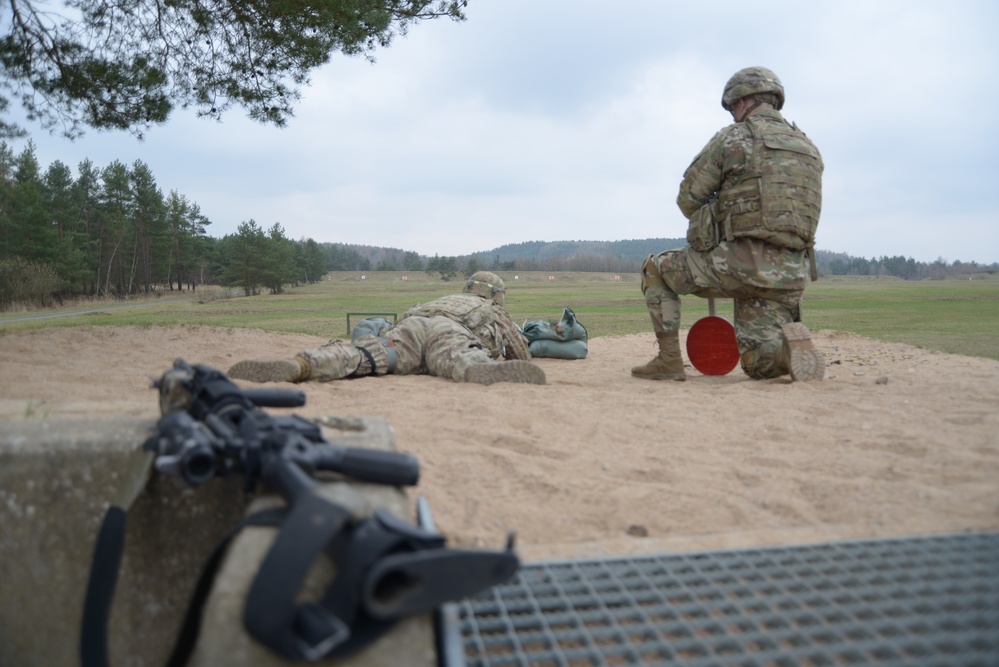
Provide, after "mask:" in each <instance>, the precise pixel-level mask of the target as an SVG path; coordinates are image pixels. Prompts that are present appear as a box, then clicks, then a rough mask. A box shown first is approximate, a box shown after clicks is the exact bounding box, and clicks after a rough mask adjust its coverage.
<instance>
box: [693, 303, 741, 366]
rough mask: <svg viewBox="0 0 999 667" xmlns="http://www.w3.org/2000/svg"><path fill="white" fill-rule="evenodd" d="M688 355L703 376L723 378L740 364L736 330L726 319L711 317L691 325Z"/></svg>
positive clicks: (703, 318)
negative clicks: (719, 376)
mask: <svg viewBox="0 0 999 667" xmlns="http://www.w3.org/2000/svg"><path fill="white" fill-rule="evenodd" d="M687 356H688V357H689V358H690V363H691V364H693V366H694V368H696V369H697V370H699V371H700V372H702V373H704V374H705V375H726V374H728V373H730V372H731V371H732V369H733V368H735V367H736V364H738V363H739V345H738V343H736V342H735V327H733V326H732V325H731V324H730V323H729V321H728V320H726V319H724V318H721V317H715V316H714V315H710V316H708V317H702V318H701V319H699V320H697V321H696V322H694V325H693V326H692V327H690V331H689V332H688V333H687Z"/></svg>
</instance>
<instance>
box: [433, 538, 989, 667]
mask: <svg viewBox="0 0 999 667" xmlns="http://www.w3.org/2000/svg"><path fill="white" fill-rule="evenodd" d="M441 629H442V638H441V655H442V662H443V664H444V665H445V666H446V667H462V666H467V667H499V666H504V667H505V666H508V665H516V666H523V667H527V666H530V667H563V666H564V667H584V666H586V667H588V666H591V665H685V666H687V667H701V666H706V665H726V666H728V665H744V666H746V667H749V666H752V667H783V666H785V665H786V666H789V667H790V666H795V667H797V666H799V665H806V666H813V665H814V666H820V665H898V666H900V667H901V666H905V667H912V666H917V665H934V666H936V665H941V666H943V665H946V666H947V667H952V666H966V667H970V666H972V665H974V666H976V667H979V666H980V667H997V666H999V533H965V534H955V535H946V536H933V537H916V538H906V539H893V540H872V541H863V542H835V543H824V544H816V545H808V546H795V547H775V548H763V549H742V550H732V551H716V552H702V553H683V554H663V555H655V556H642V557H631V558H619V559H612V560H580V561H559V562H543V563H530V564H527V565H525V566H523V567H522V568H521V570H520V572H519V573H518V575H517V577H516V578H515V579H513V580H512V581H511V582H510V583H508V584H506V585H503V586H498V587H495V588H493V589H492V590H489V591H486V592H484V593H483V594H481V595H480V596H478V597H476V598H472V599H468V600H464V601H462V602H459V603H454V604H449V605H446V606H445V608H444V609H443V610H442V624H441Z"/></svg>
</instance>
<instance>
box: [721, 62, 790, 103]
mask: <svg viewBox="0 0 999 667" xmlns="http://www.w3.org/2000/svg"><path fill="white" fill-rule="evenodd" d="M761 93H769V94H771V95H774V96H775V97H776V98H777V104H775V105H774V109H777V110H778V111H780V109H781V107H783V106H784V84H782V83H781V82H780V78H779V77H778V76H777V75H776V74H774V73H773V72H772V71H771V70H768V69H767V68H766V67H747V68H745V69H741V70H739V71H738V72H736V73H735V74H733V75H732V78H731V79H729V80H728V83H726V84H725V91H724V92H723V93H722V102H721V104H722V108H723V109H725V111H731V110H732V105H733V104H735V103H736V102H737V101H739V100H741V99H742V98H743V97H748V96H749V95H758V94H761Z"/></svg>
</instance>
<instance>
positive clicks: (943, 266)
mask: <svg viewBox="0 0 999 667" xmlns="http://www.w3.org/2000/svg"><path fill="white" fill-rule="evenodd" d="M686 243H687V241H686V239H681V238H647V239H628V240H623V241H525V242H524V243H509V244H507V245H502V246H499V247H498V248H493V249H492V250H483V251H481V252H475V253H472V254H470V255H462V256H459V257H454V258H453V259H454V262H455V268H456V270H458V271H462V272H465V273H471V272H472V271H476V270H480V269H493V270H503V271H513V270H518V271H604V272H621V273H628V272H635V273H637V272H638V271H640V270H641V266H642V261H643V260H644V259H645V258H646V257H648V256H649V255H651V254H655V253H659V252H662V251H663V250H671V249H674V248H682V247H683V246H685V245H686ZM320 245H321V246H323V247H324V248H325V250H326V253H327V258H328V260H329V261H328V265H329V268H330V269H332V270H353V269H362V270H366V271H367V270H400V269H406V270H422V269H425V268H426V267H427V263H428V261H429V260H430V258H428V257H427V256H424V255H419V254H417V253H415V252H412V251H405V250H400V249H398V248H381V247H375V246H363V245H344V244H339V243H333V244H331V243H322V244H320ZM815 259H816V265H817V268H818V270H819V273H820V274H821V275H858V276H895V277H898V278H904V279H906V280H920V279H925V278H936V279H940V278H944V277H947V276H952V275H973V274H976V273H993V274H994V273H996V272H999V264H997V263H993V264H991V265H980V264H976V263H974V262H968V263H963V262H953V263H950V264H947V263H943V262H941V261H939V260H938V261H937V262H933V263H929V264H928V263H924V262H916V261H915V260H914V259H912V258H906V257H902V256H897V257H887V256H884V257H878V258H875V257H871V258H870V259H867V258H863V257H853V256H851V255H848V254H846V253H840V252H832V251H828V250H816V252H815Z"/></svg>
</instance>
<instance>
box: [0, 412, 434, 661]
mask: <svg viewBox="0 0 999 667" xmlns="http://www.w3.org/2000/svg"><path fill="white" fill-rule="evenodd" d="M319 421H320V423H321V425H322V426H323V432H324V436H325V437H326V439H327V440H329V441H331V442H337V443H341V444H344V445H347V446H350V447H374V448H380V449H395V437H394V433H393V431H392V429H391V427H390V426H389V425H388V424H387V423H386V422H385V421H384V420H382V419H381V418H378V417H360V418H350V419H338V418H327V419H322V420H319ZM153 426H154V422H152V421H149V420H137V419H100V420H52V421H31V420H26V421H3V422H0V582H2V583H0V588H2V592H0V665H18V666H22V667H32V666H34V665H38V666H43V665H44V666H46V667H48V666H50V665H73V664H78V663H79V658H78V654H79V644H80V626H81V620H82V611H83V599H84V594H85V590H86V583H87V577H88V574H89V570H90V564H91V558H92V556H93V551H94V541H95V538H96V536H97V531H98V529H99V527H100V524H101V521H102V519H103V517H104V514H105V512H106V511H107V508H108V507H109V506H110V504H111V503H112V502H113V499H114V498H115V497H116V492H117V490H118V487H119V486H120V485H121V482H122V476H123V475H124V472H123V471H125V470H127V469H128V468H129V466H130V465H133V464H134V462H135V458H136V456H137V452H139V451H140V449H139V448H140V447H141V444H142V442H143V441H144V440H145V439H146V438H147V437H148V436H149V434H150V433H151V430H152V427H153ZM324 481H327V482H328V483H327V484H325V485H324V488H323V492H324V493H327V494H332V495H334V497H336V498H337V500H338V501H344V502H347V501H349V502H353V503H355V505H356V506H357V508H358V509H357V511H359V512H360V511H368V510H369V509H373V508H375V507H384V508H387V509H389V510H391V511H393V512H394V513H396V514H397V515H398V516H402V517H405V518H407V519H408V518H410V517H409V516H408V514H409V510H408V503H407V501H406V498H405V496H404V494H403V493H402V492H401V491H400V490H399V489H395V488H391V487H384V486H379V485H370V484H356V483H353V482H352V483H349V484H347V483H345V482H343V481H338V480H337V479H336V478H335V476H331V477H330V478H329V479H328V480H324ZM242 482H243V480H242V479H241V478H240V477H239V476H233V477H228V478H221V479H216V480H213V481H212V482H209V483H208V484H206V485H205V486H203V487H200V488H198V489H189V488H187V487H185V486H184V485H183V484H182V483H180V482H179V481H178V480H176V479H173V478H169V477H164V476H161V475H153V477H152V478H151V479H150V481H149V483H148V484H147V486H146V488H145V490H144V491H143V492H142V493H141V495H139V497H138V498H137V499H136V501H135V503H134V505H133V506H132V507H131V509H130V510H129V512H128V529H127V535H126V541H125V553H124V556H123V559H122V567H121V571H120V575H119V579H118V587H117V590H116V595H115V601H114V607H113V610H112V613H111V620H110V630H109V650H110V653H111V665H112V667H125V666H128V667H153V666H156V667H159V666H160V665H164V664H166V662H167V659H168V657H169V655H170V651H171V649H172V647H173V643H174V641H175V639H176V637H177V633H178V631H179V628H180V626H181V623H182V621H183V616H184V613H185V612H186V610H187V604H188V601H189V599H190V596H191V593H192V591H193V589H194V586H195V583H196V581H197V577H198V575H199V574H200V572H201V569H202V566H203V565H204V563H205V561H206V559H207V558H208V556H209V555H210V553H211V551H212V550H213V549H214V547H215V546H216V544H218V542H219V540H220V539H221V538H222V537H223V535H225V533H226V532H227V531H228V530H229V528H231V527H232V525H233V524H235V523H236V522H237V521H238V520H239V519H240V518H241V517H242V516H243V515H244V514H245V513H246V512H247V511H255V510H256V509H257V508H258V507H259V506H260V505H262V504H269V503H274V502H278V499H276V498H273V497H267V496H262V497H257V498H252V499H251V498H248V497H247V496H246V494H244V492H243V488H242ZM251 500H252V502H253V507H250V501H251ZM275 535H276V529H271V528H252V529H247V530H245V531H244V532H243V533H242V534H241V535H240V536H239V537H238V538H237V539H236V540H235V541H234V542H233V544H232V545H231V546H230V549H229V551H228V553H227V555H226V558H225V561H224V564H223V566H222V568H221V570H220V572H219V575H218V577H217V579H216V582H215V586H214V588H213V590H212V593H211V596H210V598H209V600H208V603H207V605H206V607H205V615H204V618H203V622H202V631H201V635H200V639H199V642H198V645H197V648H196V651H195V654H194V655H193V657H192V660H191V664H192V665H204V666H206V667H207V666H208V665H222V664H239V665H246V666H248V667H255V666H257V665H282V664H286V663H285V662H284V661H282V660H281V659H280V658H279V657H278V656H276V655H275V654H273V653H271V652H270V651H269V650H268V649H266V648H265V647H263V646H262V645H260V644H259V643H257V642H256V641H255V640H253V639H252V638H251V637H249V635H247V633H246V632H245V630H244V628H243V624H242V602H243V599H244V595H245V592H246V590H247V588H248V586H249V582H250V581H251V580H252V577H253V575H254V574H255V572H256V570H257V567H258V565H259V563H260V561H261V560H262V558H263V556H264V554H265V553H266V551H267V549H268V548H269V546H270V543H271V542H272V541H273V539H274V536H275ZM332 575H333V572H332V566H331V565H328V566H327V567H326V569H324V568H323V567H322V566H319V567H316V568H314V572H312V573H310V577H309V584H308V586H307V588H313V589H315V590H321V589H322V587H323V586H324V585H325V582H326V581H328V580H329V579H330V578H331V577H332ZM308 593H309V591H306V594H308ZM327 662H328V663H330V664H333V662H334V661H327ZM335 664H337V665H345V664H346V665H357V666H362V665H363V666H375V665H379V666H380V665H401V664H406V665H428V666H429V665H433V664H435V653H434V647H433V633H432V627H431V623H430V619H429V616H421V617H417V618H411V619H407V620H406V621H403V622H401V623H399V624H397V625H396V626H395V628H393V630H392V631H391V632H390V633H388V634H387V635H386V636H384V637H382V638H381V639H380V640H379V641H378V642H376V643H374V644H372V645H371V646H369V647H368V648H367V649H365V650H364V651H362V652H360V653H358V654H357V655H355V656H352V657H351V658H350V659H349V660H338V661H335Z"/></svg>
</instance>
